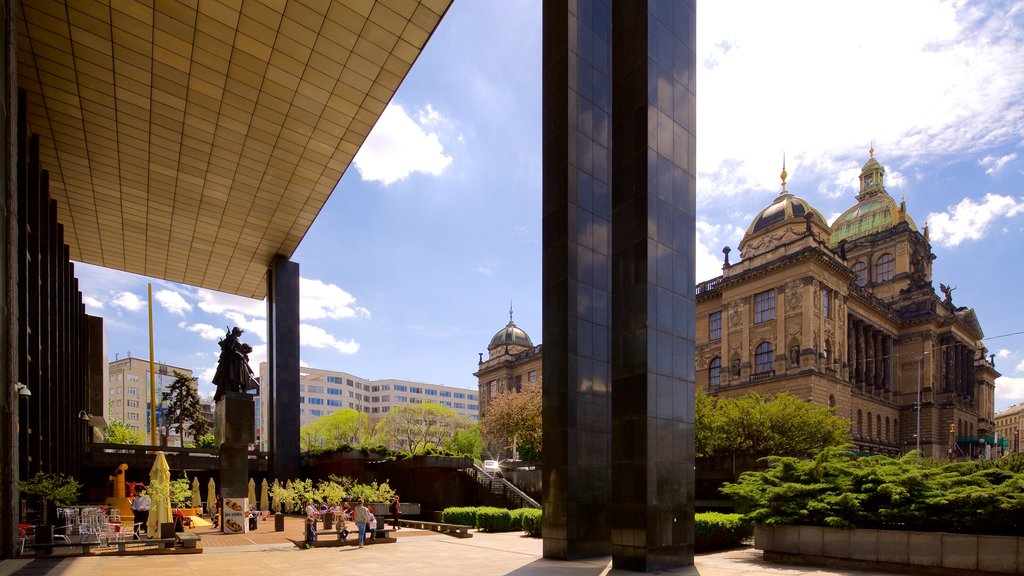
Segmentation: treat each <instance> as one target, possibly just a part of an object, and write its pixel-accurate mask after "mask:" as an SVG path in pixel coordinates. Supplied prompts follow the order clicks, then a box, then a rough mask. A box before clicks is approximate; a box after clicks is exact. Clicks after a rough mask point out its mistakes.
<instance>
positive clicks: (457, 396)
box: [455, 392, 466, 398]
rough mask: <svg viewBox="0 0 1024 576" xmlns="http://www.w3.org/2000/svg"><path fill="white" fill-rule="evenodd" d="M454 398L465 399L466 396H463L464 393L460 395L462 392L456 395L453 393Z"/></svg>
mask: <svg viewBox="0 0 1024 576" xmlns="http://www.w3.org/2000/svg"><path fill="white" fill-rule="evenodd" d="M455 397H456V398H465V397H466V395H465V394H464V393H462V392H456V393H455Z"/></svg>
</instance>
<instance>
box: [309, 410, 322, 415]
mask: <svg viewBox="0 0 1024 576" xmlns="http://www.w3.org/2000/svg"><path fill="white" fill-rule="evenodd" d="M309 415H310V416H323V415H324V411H323V410H310V411H309Z"/></svg>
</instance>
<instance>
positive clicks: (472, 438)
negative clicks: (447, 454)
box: [444, 424, 486, 459]
mask: <svg viewBox="0 0 1024 576" xmlns="http://www.w3.org/2000/svg"><path fill="white" fill-rule="evenodd" d="M444 447H445V449H447V450H449V451H451V452H454V453H455V454H461V455H462V456H468V457H470V458H477V459H479V458H480V457H481V455H483V453H484V448H485V447H486V444H485V442H484V438H483V434H481V432H480V425H479V424H476V425H474V426H472V427H470V428H467V429H465V430H456V431H455V434H452V437H451V439H449V440H448V442H446V443H445V446H444Z"/></svg>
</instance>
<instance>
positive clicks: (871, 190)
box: [832, 147, 917, 246]
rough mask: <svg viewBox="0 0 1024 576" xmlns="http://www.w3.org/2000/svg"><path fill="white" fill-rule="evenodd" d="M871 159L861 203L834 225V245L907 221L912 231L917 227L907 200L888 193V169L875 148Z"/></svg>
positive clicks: (864, 172)
mask: <svg viewBox="0 0 1024 576" xmlns="http://www.w3.org/2000/svg"><path fill="white" fill-rule="evenodd" d="M869 154H870V158H868V161H867V162H865V163H864V166H863V167H862V168H861V170H860V193H859V194H857V203H856V204H855V205H853V206H852V207H850V208H849V209H847V210H846V211H845V212H843V213H842V214H841V215H840V216H839V218H836V221H835V222H833V223H832V245H833V246H837V245H838V244H839V242H841V241H843V240H846V241H848V242H849V241H851V240H856V239H857V238H862V237H864V236H868V235H871V234H874V233H876V232H881V231H883V230H887V229H889V228H892V227H894V226H896V225H897V224H899V223H900V222H906V223H907V224H908V225H909V226H910V229H911V230H915V231H916V230H917V224H915V223H914V220H913V218H911V217H910V215H909V214H907V207H906V204H905V203H904V202H903V201H900V203H899V204H897V203H896V201H895V200H893V199H892V197H891V196H889V194H888V192H886V191H885V168H883V167H882V165H881V164H880V163H879V162H878V160H876V159H875V149H874V147H872V148H871V150H869Z"/></svg>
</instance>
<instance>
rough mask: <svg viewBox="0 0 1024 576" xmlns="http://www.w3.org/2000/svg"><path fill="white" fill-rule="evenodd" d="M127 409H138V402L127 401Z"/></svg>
mask: <svg viewBox="0 0 1024 576" xmlns="http://www.w3.org/2000/svg"><path fill="white" fill-rule="evenodd" d="M128 407H129V408H138V407H139V401H138V400H129V401H128Z"/></svg>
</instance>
